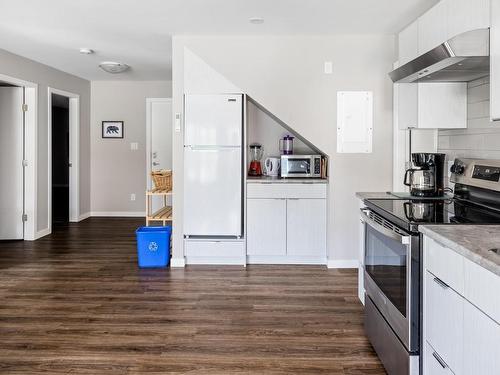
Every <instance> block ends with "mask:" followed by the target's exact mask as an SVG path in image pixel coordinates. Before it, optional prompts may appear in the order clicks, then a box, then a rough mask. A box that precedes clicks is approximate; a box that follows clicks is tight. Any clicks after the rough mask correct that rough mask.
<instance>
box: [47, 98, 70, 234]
mask: <svg viewBox="0 0 500 375" xmlns="http://www.w3.org/2000/svg"><path fill="white" fill-rule="evenodd" d="M51 99H52V124H51V125H50V126H51V127H52V172H51V173H52V225H53V226H54V225H65V224H67V223H68V222H69V168H70V162H69V98H68V97H66V96H62V95H58V94H54V93H52V98H51Z"/></svg>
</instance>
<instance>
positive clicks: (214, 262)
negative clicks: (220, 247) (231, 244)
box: [186, 256, 246, 267]
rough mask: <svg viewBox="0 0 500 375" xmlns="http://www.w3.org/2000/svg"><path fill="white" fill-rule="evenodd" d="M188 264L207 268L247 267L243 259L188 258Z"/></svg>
mask: <svg viewBox="0 0 500 375" xmlns="http://www.w3.org/2000/svg"><path fill="white" fill-rule="evenodd" d="M186 264H199V265H206V266H243V267H244V266H246V262H245V258H242V257H214V256H212V257H210V256H196V257H189V256H187V257H186Z"/></svg>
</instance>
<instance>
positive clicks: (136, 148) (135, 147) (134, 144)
mask: <svg viewBox="0 0 500 375" xmlns="http://www.w3.org/2000/svg"><path fill="white" fill-rule="evenodd" d="M130 149H131V150H132V151H137V150H138V149H139V143H137V142H132V143H130Z"/></svg>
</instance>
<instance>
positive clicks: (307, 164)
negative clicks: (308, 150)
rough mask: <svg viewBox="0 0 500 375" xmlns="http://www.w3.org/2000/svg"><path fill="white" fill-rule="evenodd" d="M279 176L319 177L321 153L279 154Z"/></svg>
mask: <svg viewBox="0 0 500 375" xmlns="http://www.w3.org/2000/svg"><path fill="white" fill-rule="evenodd" d="M281 177H300V178H304V177H321V155H281Z"/></svg>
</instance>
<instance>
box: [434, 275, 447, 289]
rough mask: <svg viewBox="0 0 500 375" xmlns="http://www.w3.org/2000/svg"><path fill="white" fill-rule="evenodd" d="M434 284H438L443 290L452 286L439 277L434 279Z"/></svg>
mask: <svg viewBox="0 0 500 375" xmlns="http://www.w3.org/2000/svg"><path fill="white" fill-rule="evenodd" d="M434 282H435V283H436V284H438V285H439V286H440V287H442V288H443V289H448V288H449V287H450V286H449V285H448V284H446V283H445V282H444V281H443V280H441V279H440V278H439V277H435V278H434Z"/></svg>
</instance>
